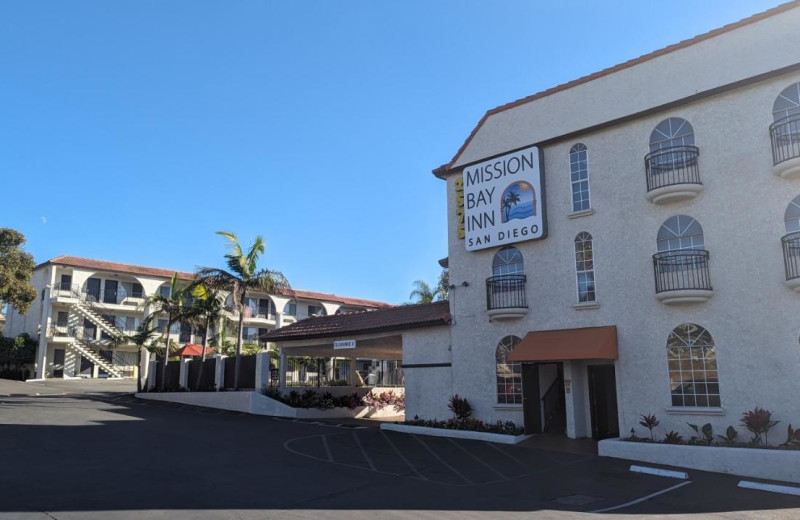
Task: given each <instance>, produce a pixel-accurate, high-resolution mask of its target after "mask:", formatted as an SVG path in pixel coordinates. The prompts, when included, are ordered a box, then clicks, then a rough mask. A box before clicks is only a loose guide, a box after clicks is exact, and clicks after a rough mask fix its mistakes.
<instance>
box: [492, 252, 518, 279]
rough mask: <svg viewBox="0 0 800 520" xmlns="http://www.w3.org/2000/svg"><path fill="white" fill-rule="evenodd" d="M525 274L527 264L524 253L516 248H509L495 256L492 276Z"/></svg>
mask: <svg viewBox="0 0 800 520" xmlns="http://www.w3.org/2000/svg"><path fill="white" fill-rule="evenodd" d="M509 274H525V262H524V260H523V259H522V253H520V252H519V249H517V248H516V247H511V246H507V247H504V248H502V249H501V250H500V251H498V252H497V253H496V254H495V255H494V260H492V275H493V276H503V275H509Z"/></svg>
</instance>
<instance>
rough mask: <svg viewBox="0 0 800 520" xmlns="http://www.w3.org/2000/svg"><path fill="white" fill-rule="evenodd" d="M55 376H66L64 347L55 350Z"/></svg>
mask: <svg viewBox="0 0 800 520" xmlns="http://www.w3.org/2000/svg"><path fill="white" fill-rule="evenodd" d="M53 377H64V349H63V348H57V349H55V350H54V351H53Z"/></svg>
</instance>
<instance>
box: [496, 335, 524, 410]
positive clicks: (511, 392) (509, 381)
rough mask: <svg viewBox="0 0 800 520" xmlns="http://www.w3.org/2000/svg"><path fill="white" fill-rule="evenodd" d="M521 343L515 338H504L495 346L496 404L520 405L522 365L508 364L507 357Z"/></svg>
mask: <svg viewBox="0 0 800 520" xmlns="http://www.w3.org/2000/svg"><path fill="white" fill-rule="evenodd" d="M520 341H522V340H521V339H519V338H518V337H516V336H506V337H505V338H503V339H502V340H500V343H498V344H497V352H496V353H495V358H496V361H497V402H498V403H500V404H522V364H520V363H514V362H511V363H509V362H508V355H509V354H510V353H511V352H512V351H513V350H514V348H515V347H516V346H517V345H518V344H519V342H520Z"/></svg>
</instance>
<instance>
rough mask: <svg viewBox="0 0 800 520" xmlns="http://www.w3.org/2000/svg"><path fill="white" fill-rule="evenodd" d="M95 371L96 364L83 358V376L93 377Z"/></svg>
mask: <svg viewBox="0 0 800 520" xmlns="http://www.w3.org/2000/svg"><path fill="white" fill-rule="evenodd" d="M93 371H94V363H92V362H91V361H90V360H88V359H86V358H85V357H83V356H81V375H82V376H85V377H92V372H93Z"/></svg>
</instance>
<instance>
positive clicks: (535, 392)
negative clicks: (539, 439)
mask: <svg viewBox="0 0 800 520" xmlns="http://www.w3.org/2000/svg"><path fill="white" fill-rule="evenodd" d="M522 411H523V414H524V420H525V433H528V434H530V433H542V401H541V397H540V394H539V365H537V364H536V363H523V364H522Z"/></svg>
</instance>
